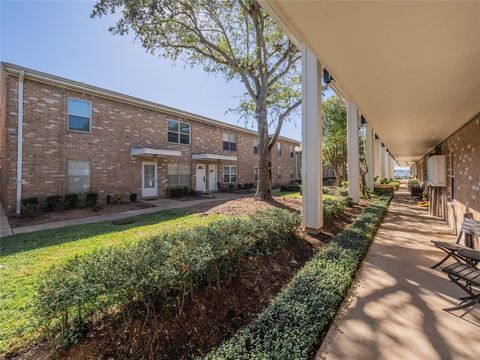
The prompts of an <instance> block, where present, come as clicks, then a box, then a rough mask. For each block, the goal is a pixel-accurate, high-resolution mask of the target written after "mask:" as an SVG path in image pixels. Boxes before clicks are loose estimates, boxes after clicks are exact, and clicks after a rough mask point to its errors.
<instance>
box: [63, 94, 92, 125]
mask: <svg viewBox="0 0 480 360" xmlns="http://www.w3.org/2000/svg"><path fill="white" fill-rule="evenodd" d="M67 105H68V106H67V108H68V110H67V111H68V130H70V131H80V132H87V133H88V132H90V129H91V118H92V104H91V103H90V102H89V101H85V100H79V99H74V98H68V104H67Z"/></svg>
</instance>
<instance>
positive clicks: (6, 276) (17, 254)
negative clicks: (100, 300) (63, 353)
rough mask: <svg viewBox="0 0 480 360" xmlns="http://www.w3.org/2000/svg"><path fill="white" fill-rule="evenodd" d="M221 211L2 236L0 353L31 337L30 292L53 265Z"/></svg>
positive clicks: (173, 213) (164, 214)
mask: <svg viewBox="0 0 480 360" xmlns="http://www.w3.org/2000/svg"><path fill="white" fill-rule="evenodd" d="M222 217H223V216H221V215H209V216H199V215H195V214H188V213H187V212H186V211H185V210H169V211H162V212H158V213H152V214H145V215H140V216H137V217H135V222H133V223H130V224H125V225H116V224H114V223H113V222H104V223H95V224H86V225H79V226H69V227H65V228H60V229H53V230H44V231H37V232H34V233H30V234H19V235H13V236H9V237H6V238H3V239H1V240H0V279H1V286H0V329H1V331H0V354H4V353H7V352H12V351H15V349H17V348H18V347H20V346H22V345H23V344H26V343H28V342H30V341H32V340H34V339H35V337H36V336H37V333H36V330H35V327H36V326H35V321H36V320H35V318H34V317H33V314H32V310H33V307H32V305H33V304H32V303H33V297H34V294H35V291H36V287H37V284H38V280H39V278H40V277H41V276H42V275H43V274H44V273H45V272H46V271H47V269H48V268H50V267H51V266H52V265H54V264H59V263H61V262H64V261H66V260H68V259H71V258H72V257H74V256H76V255H82V254H86V253H90V252H93V251H95V250H98V249H101V248H106V247H109V246H121V245H127V244H132V243H135V242H137V241H138V240H140V239H142V238H144V237H147V236H153V235H156V234H159V233H161V232H164V231H168V230H171V229H175V228H178V227H180V226H181V227H182V228H186V227H193V226H196V225H205V224H208V223H210V222H211V221H214V220H216V219H219V218H222Z"/></svg>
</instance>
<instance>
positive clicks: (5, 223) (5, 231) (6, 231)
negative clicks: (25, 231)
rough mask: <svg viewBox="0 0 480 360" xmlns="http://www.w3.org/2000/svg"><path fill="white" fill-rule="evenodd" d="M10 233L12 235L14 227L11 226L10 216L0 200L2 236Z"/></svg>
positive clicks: (0, 234) (0, 231) (0, 229)
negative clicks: (6, 213) (8, 216)
mask: <svg viewBox="0 0 480 360" xmlns="http://www.w3.org/2000/svg"><path fill="white" fill-rule="evenodd" d="M9 235H12V229H11V228H10V223H9V222H8V218H7V216H6V215H5V211H4V210H3V205H2V203H1V202H0V238H2V237H5V236H9Z"/></svg>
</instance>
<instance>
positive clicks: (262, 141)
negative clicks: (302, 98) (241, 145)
mask: <svg viewBox="0 0 480 360" xmlns="http://www.w3.org/2000/svg"><path fill="white" fill-rule="evenodd" d="M261 98H262V97H259V99H257V109H256V110H257V111H256V113H257V123H258V183H257V192H256V194H255V200H271V199H272V181H271V178H270V147H269V137H268V122H267V110H266V109H267V106H266V102H265V101H262V100H261Z"/></svg>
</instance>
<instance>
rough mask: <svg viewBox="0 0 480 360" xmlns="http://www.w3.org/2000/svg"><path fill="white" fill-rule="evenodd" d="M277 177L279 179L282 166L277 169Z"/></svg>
mask: <svg viewBox="0 0 480 360" xmlns="http://www.w3.org/2000/svg"><path fill="white" fill-rule="evenodd" d="M277 178H279V179H281V178H282V168H281V167H280V166H279V167H278V169H277Z"/></svg>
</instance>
